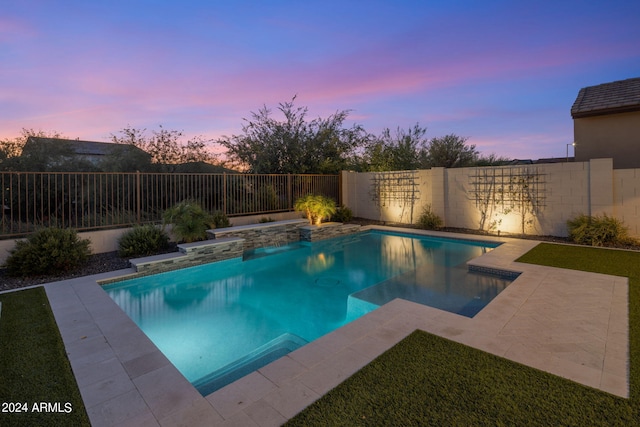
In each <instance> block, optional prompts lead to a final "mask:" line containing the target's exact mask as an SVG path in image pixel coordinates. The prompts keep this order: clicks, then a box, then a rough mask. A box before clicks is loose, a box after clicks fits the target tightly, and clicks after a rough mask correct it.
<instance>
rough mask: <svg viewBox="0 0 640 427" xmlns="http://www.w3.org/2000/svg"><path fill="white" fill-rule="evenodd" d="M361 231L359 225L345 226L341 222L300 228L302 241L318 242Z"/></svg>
mask: <svg viewBox="0 0 640 427" xmlns="http://www.w3.org/2000/svg"><path fill="white" fill-rule="evenodd" d="M359 231H360V225H358V224H343V223H341V222H326V223H324V224H320V225H306V226H303V227H300V240H303V241H305V242H316V241H318V240H325V239H331V238H333V237H338V236H344V235H346V234H354V233H358V232H359Z"/></svg>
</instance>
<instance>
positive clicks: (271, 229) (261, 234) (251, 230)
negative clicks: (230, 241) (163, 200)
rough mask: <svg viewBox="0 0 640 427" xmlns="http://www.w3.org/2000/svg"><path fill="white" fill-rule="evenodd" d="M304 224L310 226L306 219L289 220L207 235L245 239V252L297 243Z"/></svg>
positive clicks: (236, 227) (226, 229)
mask: <svg viewBox="0 0 640 427" xmlns="http://www.w3.org/2000/svg"><path fill="white" fill-rule="evenodd" d="M304 224H308V221H307V220H305V219H288V220H283V221H274V222H264V223H260V224H248V225H238V226H234V227H226V228H218V229H214V230H207V234H208V235H209V237H210V238H212V239H215V240H218V239H223V238H229V237H238V238H241V239H244V250H245V251H248V250H251V249H256V248H264V247H267V246H282V245H286V244H289V243H292V242H297V241H299V240H300V232H299V231H298V229H299V228H300V227H301V226H302V225H304Z"/></svg>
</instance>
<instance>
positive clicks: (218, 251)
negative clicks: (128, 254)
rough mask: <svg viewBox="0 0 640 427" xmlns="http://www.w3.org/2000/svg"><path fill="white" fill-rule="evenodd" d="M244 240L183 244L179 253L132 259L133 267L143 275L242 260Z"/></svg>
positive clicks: (179, 246)
mask: <svg viewBox="0 0 640 427" xmlns="http://www.w3.org/2000/svg"><path fill="white" fill-rule="evenodd" d="M243 244H244V240H243V239H240V238H236V237H230V238H222V239H215V240H204V241H202V242H194V243H183V244H180V245H178V251H179V252H174V253H170V254H162V255H154V256H149V257H144V258H136V259H132V260H131V261H130V262H131V265H132V266H133V268H135V270H136V272H137V273H138V274H141V275H147V274H155V273H162V272H164V271H171V270H177V269H179V268H186V267H193V266H195V265H200V264H207V263H210V262H215V261H222V260H225V259H231V258H241V257H242V252H243Z"/></svg>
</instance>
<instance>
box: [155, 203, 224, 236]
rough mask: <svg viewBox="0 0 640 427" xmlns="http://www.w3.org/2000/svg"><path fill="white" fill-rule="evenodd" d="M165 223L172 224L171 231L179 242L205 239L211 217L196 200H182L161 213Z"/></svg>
mask: <svg viewBox="0 0 640 427" xmlns="http://www.w3.org/2000/svg"><path fill="white" fill-rule="evenodd" d="M162 218H163V220H164V223H165V224H172V225H173V228H172V232H173V234H174V235H175V237H176V240H178V241H179V242H186V243H191V242H197V241H199V240H206V239H207V230H208V229H209V228H210V224H211V223H212V222H213V217H212V216H211V215H209V213H208V212H207V211H205V210H204V209H203V208H202V206H200V205H199V204H198V202H196V201H193V200H184V201H182V202H180V203H178V204H177V205H175V206H172V207H171V208H169V209H167V210H166V211H165V212H164V214H163V215H162Z"/></svg>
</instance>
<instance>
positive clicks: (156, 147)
mask: <svg viewBox="0 0 640 427" xmlns="http://www.w3.org/2000/svg"><path fill="white" fill-rule="evenodd" d="M145 132H146V129H136V128H132V127H127V128H124V129H122V130H121V131H120V133H121V134H122V136H120V137H118V136H116V135H113V134H111V141H113V142H115V143H116V144H131V145H134V146H136V147H138V148H140V149H141V150H143V151H145V152H147V153H148V154H149V155H150V156H151V162H152V163H154V164H156V165H161V166H162V167H164V168H168V169H169V170H173V169H175V165H178V164H184V163H190V162H210V161H211V160H212V159H213V155H212V154H211V153H210V152H209V151H208V150H207V145H208V144H209V143H210V142H211V140H207V139H204V138H203V137H202V136H197V137H195V138H192V139H190V140H188V141H186V142H183V141H181V139H182V136H183V135H182V132H180V131H176V130H168V129H164V128H163V127H162V126H160V129H159V130H157V131H155V130H154V131H151V136H146V135H145Z"/></svg>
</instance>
